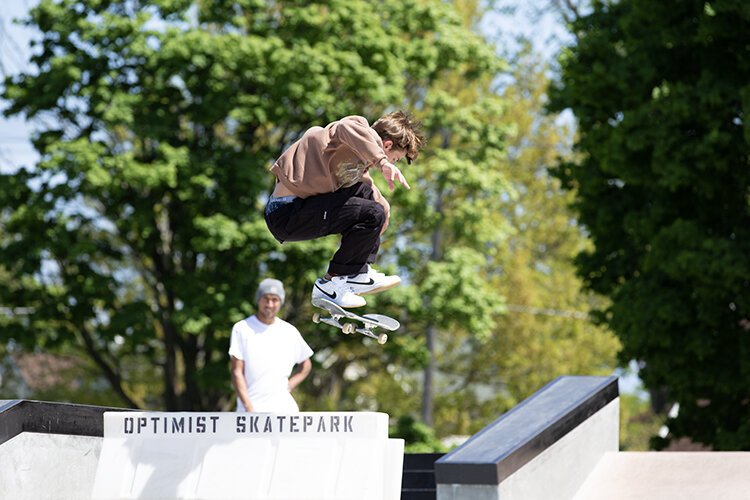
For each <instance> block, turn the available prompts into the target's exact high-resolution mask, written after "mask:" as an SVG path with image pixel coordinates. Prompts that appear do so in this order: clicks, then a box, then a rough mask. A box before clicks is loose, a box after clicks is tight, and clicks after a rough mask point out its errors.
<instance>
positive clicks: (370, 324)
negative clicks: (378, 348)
mask: <svg viewBox="0 0 750 500" xmlns="http://www.w3.org/2000/svg"><path fill="white" fill-rule="evenodd" d="M312 305H313V306H315V307H317V308H320V309H323V310H325V311H328V313H329V314H330V316H322V315H321V313H319V312H316V313H315V314H313V317H312V320H313V323H325V324H327V325H331V326H335V327H336V328H339V329H340V330H341V331H342V332H344V333H345V334H346V335H349V334H351V333H354V332H357V333H361V334H362V335H364V336H366V337H371V338H374V339H375V340H377V341H378V344H385V343H386V342H388V335H387V334H386V333H382V332H381V333H375V331H374V330H375V329H376V328H382V329H384V330H388V331H391V332H392V331H395V330H398V329H399V328H400V327H401V323H399V322H398V321H396V320H395V319H393V318H391V317H389V316H385V315H383V314H363V315H362V316H360V315H358V314H354V313H353V312H349V311H347V310H346V309H342V308H341V307H339V306H338V305H336V304H334V303H333V302H331V301H330V300H326V299H323V298H314V299H312ZM344 318H348V319H351V320H354V321H359V322H360V323H362V324H363V325H364V326H357V324H356V323H353V322H351V321H345V322H344V323H341V321H342V320H343V319H344Z"/></svg>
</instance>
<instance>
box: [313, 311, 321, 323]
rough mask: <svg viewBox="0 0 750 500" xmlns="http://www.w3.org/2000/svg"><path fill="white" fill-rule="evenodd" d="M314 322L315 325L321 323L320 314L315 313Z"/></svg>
mask: <svg viewBox="0 0 750 500" xmlns="http://www.w3.org/2000/svg"><path fill="white" fill-rule="evenodd" d="M312 320H313V323H315V324H317V323H320V313H313V317H312Z"/></svg>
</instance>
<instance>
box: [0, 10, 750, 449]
mask: <svg viewBox="0 0 750 500" xmlns="http://www.w3.org/2000/svg"><path fill="white" fill-rule="evenodd" d="M748 22H750V7H748V6H744V5H742V4H741V2H731V1H728V0H724V1H715V2H703V1H694V0H666V1H663V2H659V3H658V5H657V4H654V3H653V2H647V1H645V0H620V1H594V2H590V1H588V0H581V1H576V0H534V1H530V2H520V1H512V0H507V1H505V0H498V1H491V0H488V1H484V2H481V1H472V0H456V1H443V0H382V1H380V2H370V1H365V0H345V1H338V0H329V1H322V2H317V1H294V0H281V1H278V0H277V1H265V0H213V1H209V0H142V1H139V0H88V1H75V0H41V1H39V0H5V1H4V2H3V4H2V6H0V72H1V73H2V77H3V83H2V85H1V86H0V90H1V92H0V109H2V111H3V115H4V116H3V118H2V120H0V399H18V398H29V399H40V400H52V401H69V402H74V403H87V404H101V405H112V406H119V407H128V408H142V409H149V410H169V411H191V410H196V411H197V410H203V411H224V410H233V409H234V393H233V390H232V387H231V383H230V377H229V368H228V367H229V359H228V355H227V350H228V344H229V335H230V330H231V326H232V324H233V323H235V322H236V321H238V320H240V319H242V318H244V317H246V316H248V315H250V314H252V313H253V312H254V310H255V305H254V304H253V298H254V293H255V289H256V287H257V284H258V283H259V281H260V280H261V279H263V278H265V277H275V278H278V279H280V280H282V281H283V282H284V284H285V286H286V288H287V303H286V305H285V307H284V308H283V309H282V316H283V317H284V318H285V319H286V320H288V321H290V322H291V323H292V324H294V325H295V326H296V327H297V328H298V329H299V330H300V331H301V332H302V333H303V335H304V337H305V339H306V340H307V342H308V344H310V346H311V347H312V348H313V350H314V351H315V353H316V354H315V356H314V358H313V361H314V367H313V372H312V374H311V376H310V377H309V378H308V379H307V380H306V381H305V382H304V384H302V386H301V387H300V388H299V389H298V390H297V392H295V397H296V399H297V401H298V402H299V404H300V408H301V409H302V410H306V411H314V410H377V411H383V412H387V413H388V414H389V415H390V416H391V417H392V421H393V425H394V431H393V432H394V433H395V434H393V433H392V435H394V436H400V437H404V438H406V439H407V443H408V446H407V450H411V451H445V450H447V449H449V448H450V447H452V446H454V445H455V444H457V443H460V442H461V441H462V440H463V439H465V437H466V436H468V435H470V434H471V433H473V432H476V431H478V430H479V429H481V428H482V427H484V426H485V425H487V424H488V423H489V422H491V421H493V420H495V419H496V418H497V417H498V416H499V415H501V414H502V413H503V412H505V411H507V410H509V409H510V408H512V407H513V406H514V405H516V404H517V403H519V402H520V401H522V400H523V399H524V398H526V397H527V396H529V395H530V394H532V393H533V392H535V391H536V390H538V389H539V388H540V387H542V386H543V385H544V384H546V383H547V382H549V381H551V380H552V379H553V378H554V377H556V376H559V375H563V374H565V375H577V374H581V375H609V374H616V375H619V376H620V377H621V384H620V387H621V392H622V400H621V420H622V425H621V449H623V450H645V449H664V448H667V449H717V450H719V449H721V450H734V449H748V447H750V424H749V422H750V418H748V417H750V414H749V413H750V411H749V408H750V344H749V341H748V339H749V335H750V333H749V330H750V320H749V319H748V310H749V308H750V304H749V302H748V301H749V299H750V294H749V290H750V285H749V279H750V278H749V277H750V243H749V242H750V238H748V236H750V235H748V231H749V230H750V220H748V219H749V215H750V213H749V210H748V200H749V198H748V194H750V191H748V186H749V183H750V169H749V168H748V158H750V156H749V153H750V147H749V143H750V132H748V128H747V125H746V123H745V121H746V111H747V109H748V107H749V106H750V84H748V82H750V78H749V77H750V57H749V56H750V32H748V30H747V29H746V26H747V25H748V24H747V23H748ZM395 109H406V110H409V111H410V112H411V113H413V114H414V115H415V116H416V117H417V118H418V119H420V120H421V121H422V123H423V125H424V129H425V131H426V133H427V137H428V145H427V147H426V148H425V150H424V151H423V153H422V155H421V156H420V158H419V160H418V161H417V162H415V163H414V164H412V165H410V166H409V167H407V168H406V169H405V172H404V174H405V175H406V177H407V179H408V180H409V183H410V184H411V186H412V189H411V191H408V192H407V191H404V190H397V191H396V192H395V193H393V194H392V195H391V196H390V197H389V199H390V200H391V205H392V207H393V210H392V220H391V226H390V228H389V230H388V232H387V233H386V234H385V236H384V239H383V246H382V250H381V256H380V261H379V263H378V265H379V267H380V268H382V269H384V270H388V271H389V272H392V273H398V274H399V275H401V276H402V278H403V280H404V284H403V285H402V286H401V287H398V288H397V289H394V290H393V291H391V292H389V293H387V294H382V295H378V296H376V297H373V298H371V299H370V300H369V301H368V310H370V311H371V312H372V311H377V312H379V313H384V314H388V315H390V316H393V317H396V318H398V319H399V320H400V321H401V323H402V328H401V329H400V330H399V331H398V332H396V333H394V334H392V335H391V336H390V340H389V342H388V343H387V344H386V345H385V346H379V345H378V344H376V343H374V342H370V339H365V338H362V337H351V338H350V337H346V336H343V335H341V334H340V332H339V331H338V330H335V329H332V328H330V327H328V326H326V325H316V324H313V323H312V321H311V320H310V318H311V315H312V310H311V306H310V304H309V293H310V288H311V285H312V282H313V281H314V279H315V278H316V277H317V276H319V275H320V274H322V272H324V270H325V268H326V266H327V262H328V259H329V258H330V255H331V254H332V252H333V250H334V249H335V248H336V247H337V244H338V241H337V239H336V238H334V237H329V238H327V239H324V240H319V241H314V242H306V243H292V244H285V245H283V246H282V245H279V244H278V243H277V242H276V241H275V240H274V239H273V238H272V236H271V235H270V233H268V231H267V229H266V227H265V223H264V221H263V217H262V210H263V206H264V203H265V200H266V199H267V195H268V193H269V191H270V189H271V187H272V176H271V175H270V174H269V173H268V168H269V167H270V165H271V164H272V162H273V161H274V159H275V158H276V157H277V156H278V155H279V154H280V153H281V152H282V151H283V150H284V149H285V148H286V147H287V146H288V145H289V144H291V143H292V142H293V141H294V140H296V138H298V137H299V136H300V135H301V134H302V133H303V132H304V131H305V130H306V129H307V128H309V127H311V126H313V125H322V124H325V123H328V122H330V121H333V120H336V119H338V118H341V117H343V116H346V115H350V114H357V115H362V116H365V117H366V118H368V120H370V122H372V121H374V120H375V119H377V118H378V117H379V116H381V115H382V114H384V113H387V112H390V111H393V110H395ZM386 191H387V189H386V190H384V192H386Z"/></svg>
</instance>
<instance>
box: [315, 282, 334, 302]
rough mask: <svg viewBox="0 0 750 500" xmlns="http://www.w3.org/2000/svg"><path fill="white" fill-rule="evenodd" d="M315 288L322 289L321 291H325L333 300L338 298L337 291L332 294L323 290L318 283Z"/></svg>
mask: <svg viewBox="0 0 750 500" xmlns="http://www.w3.org/2000/svg"><path fill="white" fill-rule="evenodd" d="M315 288H317V289H318V290H320V291H321V292H323V293H324V294H326V296H327V297H329V298H330V299H331V300H334V299H336V292H333V293H332V294H331V293H328V292H326V291H325V290H323V289H322V288H320V287H319V286H318V284H317V283H315Z"/></svg>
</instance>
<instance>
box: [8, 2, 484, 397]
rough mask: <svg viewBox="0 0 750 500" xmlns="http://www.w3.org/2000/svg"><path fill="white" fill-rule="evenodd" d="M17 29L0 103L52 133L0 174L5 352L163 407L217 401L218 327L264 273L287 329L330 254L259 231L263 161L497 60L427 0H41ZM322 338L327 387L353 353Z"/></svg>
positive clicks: (221, 330) (222, 355) (248, 299)
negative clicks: (283, 290)
mask: <svg viewBox="0 0 750 500" xmlns="http://www.w3.org/2000/svg"><path fill="white" fill-rule="evenodd" d="M27 22H28V24H29V25H31V26H33V27H36V28H38V29H39V30H40V32H41V33H42V36H41V40H40V41H39V43H38V44H37V45H36V46H35V50H34V55H33V56H32V59H31V64H32V69H31V70H30V71H28V72H27V73H24V74H20V75H16V76H13V77H10V78H8V79H6V81H5V84H4V88H3V94H2V95H3V97H4V98H5V99H7V100H8V101H9V102H10V104H11V105H10V107H9V108H8V110H7V114H9V115H15V114H24V115H26V116H27V117H29V118H40V119H42V120H43V122H44V123H49V124H52V125H50V126H49V127H47V128H46V129H43V130H41V131H40V133H39V134H38V135H37V136H36V138H35V141H34V143H35V147H36V148H37V150H38V151H39V153H40V155H41V161H40V162H39V163H38V164H37V165H36V166H34V168H25V169H21V170H20V171H18V172H14V173H12V174H3V175H0V207H1V209H2V213H1V214H0V221H2V230H3V231H4V234H5V235H6V236H7V239H6V240H4V241H3V242H2V245H0V263H2V264H3V265H5V266H6V267H7V269H8V271H9V273H11V278H12V279H10V280H9V281H8V282H7V283H3V286H1V287H0V303H3V304H7V305H8V306H9V307H14V306H16V305H19V306H24V307H30V308H32V309H33V311H34V314H33V316H32V317H31V318H30V319H29V321H28V322H24V321H12V322H11V324H10V325H8V326H7V327H6V328H4V329H3V330H2V332H1V333H0V339H2V340H3V341H8V340H10V339H13V340H14V341H16V342H18V344H19V345H22V346H25V347H26V348H27V349H32V348H39V349H59V348H62V347H63V346H66V345H67V346H71V347H72V348H74V349H77V350H79V351H80V352H81V353H82V354H83V355H85V356H87V357H89V358H90V359H91V360H93V362H94V363H96V365H97V366H98V368H99V370H100V371H101V373H102V374H103V375H104V376H105V377H106V379H107V380H108V382H109V384H110V385H111V387H112V390H113V391H114V393H115V394H116V395H117V396H118V397H119V398H120V399H121V400H122V401H123V402H124V403H125V404H127V405H130V406H148V407H165V408H166V409H168V410H178V409H215V408H220V407H226V406H227V405H228V404H229V403H230V400H231V399H232V398H231V397H230V395H231V390H230V388H229V377H228V374H227V358H226V348H227V344H228V336H229V327H230V325H231V324H232V323H233V322H234V321H236V320H238V319H240V318H242V317H243V316H245V315H246V314H247V313H248V312H249V311H251V310H252V309H253V305H252V297H253V292H254V286H255V284H256V283H257V282H258V280H259V277H260V276H261V274H264V275H265V274H272V275H274V276H276V277H278V278H280V279H282V280H284V281H285V283H286V284H287V287H288V288H289V289H290V290H291V291H292V292H291V293H290V297H289V305H288V307H289V309H290V310H291V311H292V316H293V317H299V316H300V315H301V314H303V313H304V311H305V309H304V308H303V307H302V304H303V302H305V301H306V294H308V293H309V286H310V283H311V282H312V277H313V276H314V275H315V274H316V273H318V272H320V270H321V269H320V268H322V267H323V265H324V262H325V261H326V260H327V258H328V257H329V256H330V249H331V246H332V241H330V240H324V241H319V242H314V243H309V244H296V245H293V246H291V247H287V246H284V247H279V245H278V244H277V243H276V242H275V241H274V240H273V239H272V238H271V236H270V235H269V234H268V232H267V230H266V228H265V224H264V222H263V219H262V215H261V213H262V202H263V199H264V196H265V194H266V193H267V192H268V190H269V188H270V176H269V175H268V174H267V171H266V169H267V167H268V165H269V163H270V161H272V160H273V158H275V157H276V156H277V155H278V154H279V153H280V152H281V151H282V150H283V148H284V147H285V146H286V145H288V144H289V143H290V141H293V140H294V139H295V138H296V137H297V136H298V135H299V134H300V133H302V132H303V131H304V130H305V129H306V128H308V127H309V126H310V125H312V124H320V123H322V122H327V121H331V120H334V119H337V118H340V117H341V116H344V115H347V114H352V113H357V114H363V115H365V116H367V117H369V118H376V117H377V116H378V115H379V114H381V112H382V110H383V109H384V108H387V107H389V106H397V105H401V104H403V103H404V102H405V99H406V97H407V94H409V95H411V94H415V95H416V94H418V93H419V89H420V88H421V89H427V88H429V87H430V85H431V83H432V82H433V81H435V80H437V79H439V78H440V77H441V76H442V75H443V74H444V73H445V72H446V71H455V72H457V73H456V74H461V75H463V76H464V77H465V78H472V77H473V76H475V75H476V74H478V73H481V72H482V71H483V70H484V69H485V68H486V67H488V66H491V65H492V64H493V57H492V53H491V50H489V49H488V47H487V46H486V44H485V43H484V42H483V41H482V40H481V39H480V38H479V37H477V36H475V35H473V34H471V33H470V32H468V31H467V30H465V29H464V28H463V26H462V24H461V21H460V19H459V17H458V16H457V15H456V14H455V12H454V11H453V9H452V7H451V6H450V5H447V4H445V3H444V2H441V1H439V0H429V1H421V0H411V1H402V0H386V1H383V2H379V3H378V4H373V3H371V2H367V1H364V0H341V1H325V2H309V1H304V2H301V1H293V0H288V1H281V2H278V1H276V2H270V1H269V2H263V1H257V0H234V1H230V0H224V1H214V2H193V1H189V0H152V1H146V0H142V1H136V0H111V1H90V2H79V1H76V0H61V1H52V0H42V1H41V2H40V3H39V4H38V6H37V7H35V8H34V9H33V10H32V11H31V16H30V18H29V19H28V20H27ZM444 154H445V155H449V154H450V153H448V152H445V153H444ZM473 258H476V257H473ZM334 338H335V337H334V336H333V334H331V335H330V336H328V337H326V338H324V339H322V341H323V342H325V341H326V339H331V342H330V343H328V344H326V345H324V346H323V348H322V349H321V350H322V351H323V353H324V356H334V357H332V358H327V359H328V360H331V363H337V365H336V368H335V369H331V370H330V372H331V373H333V374H334V375H333V376H332V377H331V379H330V382H331V384H330V385H328V388H329V389H330V388H331V387H332V386H334V385H335V384H337V383H338V384H339V385H341V384H344V382H345V381H346V378H345V377H344V376H343V375H344V371H345V370H346V363H347V361H349V360H350V358H351V357H352V356H351V355H349V353H348V352H346V349H345V348H341V347H340V345H339V344H340V343H338V342H337V341H334V340H332V339H334ZM407 347H408V346H407ZM412 351H415V350H414V349H412V350H411V351H410V350H409V349H403V348H402V349H399V347H398V346H395V348H394V349H391V350H390V351H384V353H383V355H389V354H393V355H403V354H404V353H407V354H408V353H409V352H412ZM336 353H339V354H340V356H335V354H336ZM360 356H361V357H362V358H364V357H365V355H362V354H360ZM144 360H146V362H147V366H150V367H151V369H148V370H144V369H143V366H144V363H143V361H144ZM383 369H384V368H383ZM325 376H326V374H319V377H325ZM320 382H321V384H322V386H325V385H326V384H325V383H324V382H325V381H320ZM144 383H145V385H141V384H144ZM139 388H145V390H140V389H139ZM321 390H322V389H321ZM328 394H329V395H330V392H329V393H328ZM338 397H340V396H339V395H336V394H333V395H332V396H331V401H335V400H336V399H337V398H338ZM362 404H365V403H362Z"/></svg>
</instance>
